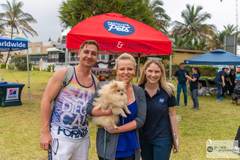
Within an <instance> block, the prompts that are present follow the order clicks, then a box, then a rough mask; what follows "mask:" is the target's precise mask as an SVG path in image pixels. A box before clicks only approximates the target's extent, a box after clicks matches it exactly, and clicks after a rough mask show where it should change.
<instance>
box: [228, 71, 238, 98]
mask: <svg viewBox="0 0 240 160" xmlns="http://www.w3.org/2000/svg"><path fill="white" fill-rule="evenodd" d="M229 79H230V87H229V94H230V95H232V93H233V91H234V87H235V84H236V73H235V71H234V69H231V70H230V73H229Z"/></svg>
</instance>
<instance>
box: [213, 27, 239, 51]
mask: <svg viewBox="0 0 240 160" xmlns="http://www.w3.org/2000/svg"><path fill="white" fill-rule="evenodd" d="M223 28H224V29H223V30H222V31H218V32H217V33H216V38H215V39H216V41H215V44H213V45H215V48H222V49H223V48H224V39H225V37H226V36H230V35H234V34H236V32H237V26H235V25H233V24H228V25H227V26H223Z"/></svg>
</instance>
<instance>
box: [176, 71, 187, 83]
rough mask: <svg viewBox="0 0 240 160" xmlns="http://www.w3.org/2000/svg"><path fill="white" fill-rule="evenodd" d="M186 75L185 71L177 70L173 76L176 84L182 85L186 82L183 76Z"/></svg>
mask: <svg viewBox="0 0 240 160" xmlns="http://www.w3.org/2000/svg"><path fill="white" fill-rule="evenodd" d="M186 74H187V75H189V74H188V72H187V71H186V70H185V69H179V70H177V71H176V73H175V74H174V76H175V77H177V80H178V83H181V84H183V83H186V82H187V78H186V76H185V75H186Z"/></svg>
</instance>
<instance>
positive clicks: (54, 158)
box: [48, 136, 90, 160]
mask: <svg viewBox="0 0 240 160" xmlns="http://www.w3.org/2000/svg"><path fill="white" fill-rule="evenodd" d="M89 144H90V139H89V136H87V137H84V138H82V139H80V140H67V139H61V138H57V137H52V145H51V150H50V151H49V154H48V159H49V160H88V149H89Z"/></svg>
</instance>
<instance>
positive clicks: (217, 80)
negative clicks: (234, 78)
mask: <svg viewBox="0 0 240 160" xmlns="http://www.w3.org/2000/svg"><path fill="white" fill-rule="evenodd" d="M222 76H225V73H224V71H219V72H218V73H217V75H216V77H215V82H216V83H217V84H221V83H222Z"/></svg>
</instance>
